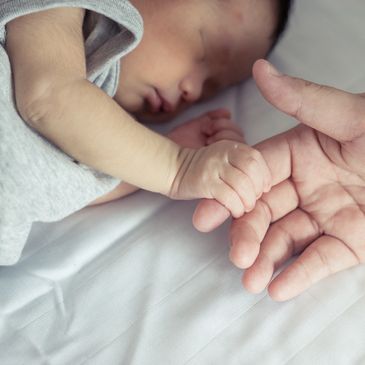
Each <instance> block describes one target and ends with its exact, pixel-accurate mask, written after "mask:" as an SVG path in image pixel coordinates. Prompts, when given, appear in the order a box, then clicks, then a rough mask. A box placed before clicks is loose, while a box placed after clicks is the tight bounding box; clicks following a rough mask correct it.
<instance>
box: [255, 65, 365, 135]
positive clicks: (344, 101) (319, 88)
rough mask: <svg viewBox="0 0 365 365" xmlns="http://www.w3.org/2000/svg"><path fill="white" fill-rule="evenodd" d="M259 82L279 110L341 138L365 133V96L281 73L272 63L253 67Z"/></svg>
mask: <svg viewBox="0 0 365 365" xmlns="http://www.w3.org/2000/svg"><path fill="white" fill-rule="evenodd" d="M253 76H254V79H255V81H256V84H257V86H258V88H259V90H260V92H261V93H262V95H263V96H264V97H265V99H266V100H267V101H268V102H269V103H271V104H272V105H273V106H274V107H276V108H277V109H279V110H281V111H283V112H284V113H286V114H289V115H291V116H293V117H295V118H296V119H297V120H298V121H300V122H302V123H304V124H306V125H308V126H310V127H312V128H314V129H316V130H318V131H320V132H322V133H324V134H326V135H328V136H330V137H332V138H334V139H336V140H338V141H340V142H347V141H351V140H353V139H354V138H356V137H358V136H360V135H361V134H363V133H364V132H365V118H364V115H365V98H364V97H363V95H360V94H359V95H357V94H351V93H348V92H345V91H342V90H338V89H335V88H332V87H329V86H323V85H318V84H315V83H312V82H309V81H305V80H302V79H298V78H294V77H290V76H287V75H283V74H280V73H279V72H278V71H277V70H276V69H275V68H274V67H273V66H272V65H271V64H270V63H269V62H267V61H265V60H258V61H256V63H255V64H254V66H253Z"/></svg>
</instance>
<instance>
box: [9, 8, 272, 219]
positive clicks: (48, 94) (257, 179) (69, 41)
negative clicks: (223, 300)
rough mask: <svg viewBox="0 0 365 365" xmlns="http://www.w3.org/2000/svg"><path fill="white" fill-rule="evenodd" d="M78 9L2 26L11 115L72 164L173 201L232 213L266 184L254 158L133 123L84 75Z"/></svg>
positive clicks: (227, 144)
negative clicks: (198, 201) (210, 204)
mask: <svg viewBox="0 0 365 365" xmlns="http://www.w3.org/2000/svg"><path fill="white" fill-rule="evenodd" d="M83 18H84V11H83V10H82V9H76V8H60V9H52V10H47V11H43V12H38V13H35V14H31V15H27V16H24V17H20V18H17V19H15V20H13V21H12V22H10V23H9V24H8V26H7V44H6V48H7V51H8V54H9V57H10V61H11V65H12V71H13V77H14V84H15V97H16V103H17V107H18V110H19V113H20V114H21V116H22V117H23V119H24V120H26V121H27V122H28V123H29V124H30V125H31V126H32V127H33V128H34V129H36V130H38V131H39V132H40V133H41V134H42V135H44V136H45V137H46V138H47V139H49V140H50V141H52V142H53V143H54V144H55V145H57V146H59V147H60V148H61V149H62V150H63V151H65V152H66V153H68V154H69V155H71V156H72V157H74V158H75V159H77V160H78V161H80V162H82V163H84V164H87V165H89V166H92V167H94V168H96V169H98V170H100V171H103V172H105V173H107V174H110V175H112V176H115V177H119V178H121V179H122V180H124V181H126V182H128V183H130V184H132V185H135V186H138V187H141V188H143V189H146V190H150V191H154V192H159V193H162V194H164V195H167V196H169V197H172V198H175V199H195V198H212V199H217V200H218V201H219V202H220V203H222V204H223V205H225V206H226V207H227V208H228V209H229V210H230V211H231V213H232V214H233V216H235V217H237V216H240V215H241V214H242V213H243V212H244V211H247V206H250V207H251V206H252V204H253V203H254V199H255V197H256V198H257V197H259V196H260V195H261V193H262V191H263V190H267V189H268V188H269V185H270V178H269V170H268V168H267V166H266V164H265V162H264V161H263V159H262V156H261V155H260V154H259V153H258V152H257V151H254V150H252V149H250V148H249V147H247V146H245V145H243V144H240V143H234V142H231V141H220V142H217V143H214V144H212V145H210V146H206V147H203V148H201V149H199V150H194V149H190V148H182V147H180V146H178V145H177V144H176V143H174V142H173V141H171V140H169V139H167V138H165V137H163V136H161V135H159V134H157V133H154V132H152V131H151V130H149V129H148V128H146V127H144V126H143V125H141V124H139V123H137V122H136V121H135V120H133V118H131V117H130V116H129V114H128V113H126V112H125V111H124V110H123V109H122V108H121V107H120V106H119V105H118V104H117V103H116V102H115V101H114V100H113V99H112V98H110V97H109V96H108V95H107V94H105V93H104V92H103V91H102V90H100V89H99V88H98V87H96V86H95V85H93V84H92V83H90V82H89V81H87V80H86V66H85V55H84V40H83V35H82V23H83Z"/></svg>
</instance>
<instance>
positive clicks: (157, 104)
mask: <svg viewBox="0 0 365 365" xmlns="http://www.w3.org/2000/svg"><path fill="white" fill-rule="evenodd" d="M146 100H147V102H148V106H149V110H150V112H151V113H153V114H155V113H158V112H160V111H161V107H162V104H163V100H162V98H161V96H160V95H159V94H158V92H157V90H156V89H155V88H152V89H151V90H150V92H149V93H148V94H147V96H146Z"/></svg>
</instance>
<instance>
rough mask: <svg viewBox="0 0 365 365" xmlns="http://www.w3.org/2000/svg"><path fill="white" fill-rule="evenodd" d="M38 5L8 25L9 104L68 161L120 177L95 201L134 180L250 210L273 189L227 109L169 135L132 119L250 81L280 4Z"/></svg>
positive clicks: (150, 117)
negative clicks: (193, 138) (12, 99)
mask: <svg viewBox="0 0 365 365" xmlns="http://www.w3.org/2000/svg"><path fill="white" fill-rule="evenodd" d="M10 3H11V2H10ZM34 3H37V2H36V1H35V2H34ZM45 3H47V4H48V3H49V4H48V5H47V6H45V8H44V9H39V10H43V11H36V12H31V13H30V11H27V14H26V15H24V16H19V17H14V16H13V18H14V19H13V20H11V21H10V22H8V23H7V33H6V45H5V49H6V51H7V54H8V56H9V59H10V63H11V67H12V74H13V83H14V96H15V101H16V106H17V110H18V112H19V114H20V115H21V117H22V118H23V120H24V121H26V123H28V124H29V126H30V127H31V128H32V129H34V130H35V131H37V133H39V134H41V135H42V136H44V137H45V138H46V139H47V140H49V141H50V142H52V143H53V144H54V145H56V146H58V147H59V148H60V149H61V150H62V151H64V152H65V153H66V154H67V155H69V156H72V157H73V159H74V160H75V161H76V162H78V163H80V164H85V165H86V166H90V167H92V168H94V169H96V170H97V171H101V172H103V173H105V174H107V175H110V176H113V177H116V178H118V179H121V180H123V183H121V184H120V185H118V187H117V188H116V189H115V190H114V191H112V192H111V193H110V194H108V195H106V196H103V197H101V198H100V199H98V200H97V201H95V202H94V203H100V202H102V201H108V200H111V199H115V198H117V197H120V196H123V195H125V194H127V193H128V192H131V191H133V190H135V189H136V188H137V187H138V188H143V189H146V190H149V191H153V192H158V193H161V194H163V195H166V196H168V197H170V198H173V199H196V198H211V199H216V200H217V201H218V202H220V203H221V204H222V205H224V206H226V207H227V208H228V210H229V211H230V212H231V214H232V215H233V216H234V217H239V216H241V215H242V214H243V213H244V212H246V211H250V210H251V209H253V207H254V205H255V202H256V199H257V198H259V197H260V196H261V194H262V193H263V192H267V191H268V190H269V189H270V187H271V181H270V179H271V178H270V172H269V170H268V168H267V166H266V163H265V161H264V160H263V158H262V156H261V155H260V153H259V152H257V151H256V150H254V149H252V148H250V147H249V146H247V145H245V144H243V143H240V142H239V141H241V137H240V132H239V131H238V130H237V127H235V126H234V125H233V123H232V122H231V121H230V116H229V113H227V111H225V110H217V111H214V112H211V113H208V114H207V115H205V116H203V117H201V118H198V119H196V120H194V121H192V122H190V123H187V124H186V125H183V126H181V127H179V128H178V129H176V130H175V131H173V132H172V133H171V134H170V138H168V137H165V136H162V135H159V134H157V133H155V132H153V131H151V130H150V129H148V128H147V127H145V126H144V125H143V124H141V123H140V122H142V121H146V122H153V121H160V120H166V119H171V118H172V117H173V116H175V115H176V114H177V113H179V112H180V111H181V110H183V109H184V108H186V107H187V106H189V105H191V104H192V103H195V102H197V101H199V100H201V99H205V98H208V97H211V96H213V95H215V94H216V93H217V92H219V91H220V90H222V89H223V88H225V87H227V86H229V85H232V84H234V83H237V82H239V81H241V80H243V79H245V78H247V77H248V76H249V75H250V73H251V67H252V64H253V63H254V61H255V60H257V59H258V58H261V57H265V56H266V54H267V53H268V52H269V50H270V49H271V47H272V46H273V44H274V43H275V41H276V39H277V37H278V35H279V34H280V32H281V30H282V29H283V24H284V23H285V14H286V11H287V7H288V3H289V1H284V0H276V1H273V0H258V1H252V0H201V1H196V0H165V1H163V0H149V1H146V0H131V1H129V2H128V1H120V2H117V3H118V6H119V8H118V9H117V8H116V3H115V2H114V1H105V2H103V4H99V5H100V10H99V11H97V10H98V9H97V5H95V4H96V3H97V2H93V1H89V2H87V1H76V2H75V1H73V2H70V1H56V0H55V1H46V2H45ZM75 4H76V5H75ZM83 4H84V6H83ZM90 4H94V5H93V6H91V5H90ZM9 6H10V5H9ZM67 6H73V7H67ZM108 7H109V10H105V9H108ZM85 8H87V9H91V10H85ZM111 8H112V9H114V11H115V14H111V12H110V9H111ZM93 10H94V11H93ZM19 15H22V13H21V12H20V14H19ZM112 17H113V19H111V18H112ZM141 18H142V19H143V27H144V31H143V37H141V35H139V29H141ZM121 29H122V31H121ZM106 30H107V31H106ZM122 44H123V48H121V45H122ZM118 47H119V48H118ZM116 49H119V51H118V52H116V51H115V50H116ZM105 55H108V58H107V62H104V63H103V64H102V63H101V62H100V59H101V58H102V57H104V60H105V59H106V58H105ZM116 56H118V57H119V58H118V59H116ZM98 62H99V63H98ZM101 64H102V65H103V67H104V68H103V69H102V68H101V66H100V65H101ZM105 65H107V66H108V68H106V67H105ZM99 66H100V67H99ZM111 80H114V81H112V82H111ZM90 81H91V82H90ZM132 115H133V116H134V117H135V118H136V119H137V120H139V121H140V122H137V121H136V119H134V117H132ZM191 135H194V136H196V137H197V138H196V142H194V143H191V142H190V144H189V140H190V136H191ZM186 136H188V137H186Z"/></svg>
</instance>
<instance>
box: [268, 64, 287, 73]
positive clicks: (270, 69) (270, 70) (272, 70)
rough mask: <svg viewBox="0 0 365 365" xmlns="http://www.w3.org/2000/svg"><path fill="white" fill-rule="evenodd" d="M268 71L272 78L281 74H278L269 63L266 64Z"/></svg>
mask: <svg viewBox="0 0 365 365" xmlns="http://www.w3.org/2000/svg"><path fill="white" fill-rule="evenodd" d="M267 67H268V71H269V73H270V74H271V75H273V76H282V75H283V74H282V73H281V72H279V71H278V70H277V69H276V68H275V67H274V66H273V65H272V64H271V63H269V62H268V63H267Z"/></svg>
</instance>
